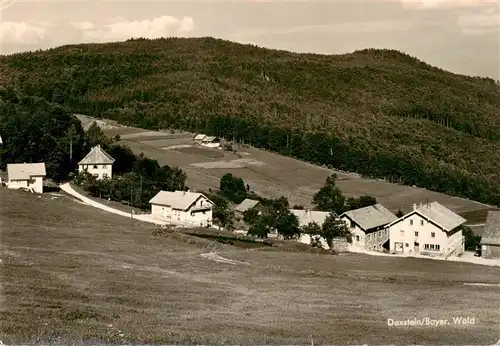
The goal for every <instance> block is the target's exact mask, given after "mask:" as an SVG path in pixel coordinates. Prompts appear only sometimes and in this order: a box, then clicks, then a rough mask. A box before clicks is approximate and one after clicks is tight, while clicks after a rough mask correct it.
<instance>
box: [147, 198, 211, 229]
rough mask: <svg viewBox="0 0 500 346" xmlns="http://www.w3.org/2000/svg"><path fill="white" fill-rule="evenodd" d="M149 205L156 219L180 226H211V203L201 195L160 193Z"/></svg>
mask: <svg viewBox="0 0 500 346" xmlns="http://www.w3.org/2000/svg"><path fill="white" fill-rule="evenodd" d="M149 203H150V204H151V215H152V216H153V217H154V218H156V219H159V220H162V221H167V222H170V223H172V224H176V225H182V226H206V225H211V224H212V207H213V202H212V201H210V200H209V199H208V198H207V197H205V196H204V195H203V194H201V193H195V192H189V191H175V192H171V191H160V192H158V193H157V194H156V196H154V197H153V198H152V199H151V200H150V201H149Z"/></svg>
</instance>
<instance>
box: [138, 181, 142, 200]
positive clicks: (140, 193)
mask: <svg viewBox="0 0 500 346" xmlns="http://www.w3.org/2000/svg"><path fill="white" fill-rule="evenodd" d="M139 197H140V200H141V202H142V175H141V189H140V190H139Z"/></svg>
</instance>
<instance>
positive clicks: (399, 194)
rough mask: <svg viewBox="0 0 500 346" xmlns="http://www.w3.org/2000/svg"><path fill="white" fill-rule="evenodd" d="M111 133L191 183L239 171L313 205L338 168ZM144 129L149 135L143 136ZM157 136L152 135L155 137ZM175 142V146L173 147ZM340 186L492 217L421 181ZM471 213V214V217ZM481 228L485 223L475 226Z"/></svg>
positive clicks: (345, 180)
mask: <svg viewBox="0 0 500 346" xmlns="http://www.w3.org/2000/svg"><path fill="white" fill-rule="evenodd" d="M103 130H104V131H105V133H107V134H109V135H112V136H114V135H117V134H119V135H121V138H122V143H123V144H125V145H127V146H129V147H130V148H131V149H132V150H133V151H134V152H135V153H137V154H138V153H141V152H143V153H145V154H146V156H148V157H150V158H153V159H156V160H158V162H159V163H160V164H167V165H170V166H179V167H181V168H182V169H183V170H184V171H186V173H187V176H188V179H187V184H188V186H189V187H190V188H196V189H203V190H207V189H208V188H212V189H217V188H218V187H219V181H220V178H221V177H222V176H223V175H224V174H225V173H227V172H231V173H232V174H234V175H236V176H239V177H241V178H243V179H244V181H245V183H247V184H249V185H250V187H251V189H252V190H254V191H255V192H257V193H259V194H261V195H263V196H266V197H280V196H286V197H288V199H289V201H290V204H291V205H294V204H300V205H304V206H310V205H311V201H312V197H313V195H314V194H315V193H316V192H317V191H318V190H319V189H320V188H321V186H322V185H323V184H324V182H325V179H326V177H327V176H328V175H330V174H331V173H332V172H333V171H331V170H329V169H327V168H324V167H320V166H316V165H311V164H309V163H305V162H302V161H299V160H296V159H293V158H289V157H284V156H280V155H277V154H273V153H270V152H268V151H264V150H259V149H255V148H252V147H245V148H243V147H237V152H236V153H231V152H223V151H221V150H217V149H210V148H195V147H184V148H177V146H179V145H180V146H182V145H192V144H193V143H192V138H193V136H194V134H192V133H186V132H184V133H182V132H181V133H179V132H176V133H174V134H172V133H169V132H156V133H155V132H152V131H146V130H143V129H139V128H135V129H134V128H131V127H115V128H103ZM141 134H143V136H141ZM153 137H154V138H155V139H152V138H153ZM169 146H173V148H172V149H169V148H168V147H169ZM336 173H337V175H338V183H337V184H338V186H339V187H340V188H341V190H342V192H343V193H344V194H345V195H347V196H354V197H357V196H361V195H371V196H374V197H376V198H377V200H378V201H379V202H380V203H382V204H384V205H385V206H386V207H387V208H389V209H390V210H392V211H393V212H396V211H397V210H398V209H399V208H401V209H402V210H403V211H404V212H408V211H410V210H411V208H412V205H413V203H417V204H420V203H426V202H427V201H429V202H432V201H438V202H439V203H441V204H443V205H445V206H446V207H448V208H450V209H451V210H453V211H455V212H457V213H460V214H462V215H463V216H464V217H465V218H466V219H467V220H468V221H469V222H470V223H473V224H478V223H483V222H484V221H485V220H486V214H487V210H488V209H492V208H491V207H489V206H487V205H485V204H482V203H478V202H475V201H471V200H468V199H463V198H458V197H452V196H448V195H445V194H442V193H437V192H433V191H429V190H426V189H422V188H417V187H409V186H403V185H398V184H392V183H389V182H386V181H383V180H374V179H365V178H363V177H361V176H359V175H357V174H352V173H345V172H336ZM469 218H470V220H469ZM474 231H475V232H477V233H481V232H482V226H479V227H474Z"/></svg>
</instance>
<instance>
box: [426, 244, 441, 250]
mask: <svg viewBox="0 0 500 346" xmlns="http://www.w3.org/2000/svg"><path fill="white" fill-rule="evenodd" d="M440 248H441V246H439V245H434V244H425V245H424V249H425V250H432V251H439V249H440Z"/></svg>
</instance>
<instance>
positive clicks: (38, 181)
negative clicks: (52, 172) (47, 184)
mask: <svg viewBox="0 0 500 346" xmlns="http://www.w3.org/2000/svg"><path fill="white" fill-rule="evenodd" d="M7 174H8V176H9V177H8V179H9V181H8V183H7V187H8V188H9V189H28V190H31V191H34V192H37V193H43V179H44V178H45V175H46V172H45V163H43V162H42V163H9V164H8V165H7Z"/></svg>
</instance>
